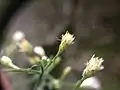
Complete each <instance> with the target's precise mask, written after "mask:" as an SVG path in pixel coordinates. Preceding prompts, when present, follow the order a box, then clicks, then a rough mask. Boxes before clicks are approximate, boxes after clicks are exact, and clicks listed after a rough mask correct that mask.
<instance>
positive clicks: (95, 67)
mask: <svg viewBox="0 0 120 90" xmlns="http://www.w3.org/2000/svg"><path fill="white" fill-rule="evenodd" d="M103 62H104V60H103V59H102V58H98V57H95V55H93V56H92V58H91V59H90V61H89V62H87V63H86V68H85V69H84V71H83V74H82V76H83V77H84V76H91V75H92V74H94V73H95V72H96V71H99V70H102V69H104V66H103V65H102V63H103Z"/></svg>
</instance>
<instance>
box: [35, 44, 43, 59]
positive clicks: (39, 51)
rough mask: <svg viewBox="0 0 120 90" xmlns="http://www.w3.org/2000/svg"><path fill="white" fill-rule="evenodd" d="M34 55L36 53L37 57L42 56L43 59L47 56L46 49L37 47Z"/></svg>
mask: <svg viewBox="0 0 120 90" xmlns="http://www.w3.org/2000/svg"><path fill="white" fill-rule="evenodd" d="M33 51H34V53H36V54H37V55H39V56H41V57H43V56H45V51H44V49H43V48H42V47H40V46H36V47H34V50H33Z"/></svg>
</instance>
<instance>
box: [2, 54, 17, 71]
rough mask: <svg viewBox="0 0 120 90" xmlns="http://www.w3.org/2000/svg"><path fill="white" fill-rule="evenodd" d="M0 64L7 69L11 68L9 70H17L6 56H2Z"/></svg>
mask: <svg viewBox="0 0 120 90" xmlns="http://www.w3.org/2000/svg"><path fill="white" fill-rule="evenodd" d="M0 63H1V64H2V65H5V66H7V67H11V68H14V69H19V67H17V66H16V65H14V64H13V63H12V60H11V59H10V58H9V57H7V56H2V57H1V60H0Z"/></svg>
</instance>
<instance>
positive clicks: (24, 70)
mask: <svg viewBox="0 0 120 90" xmlns="http://www.w3.org/2000/svg"><path fill="white" fill-rule="evenodd" d="M3 71H5V72H27V73H30V74H35V73H36V74H40V73H41V72H40V71H37V70H33V69H30V68H27V69H23V68H20V69H3Z"/></svg>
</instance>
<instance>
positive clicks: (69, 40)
mask: <svg viewBox="0 0 120 90" xmlns="http://www.w3.org/2000/svg"><path fill="white" fill-rule="evenodd" d="M74 39H75V37H74V35H72V34H70V33H69V32H68V31H67V32H66V33H65V34H64V35H62V39H61V43H60V45H59V51H58V52H59V53H61V52H63V51H64V50H65V49H66V47H68V46H69V45H71V44H73V41H74Z"/></svg>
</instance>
